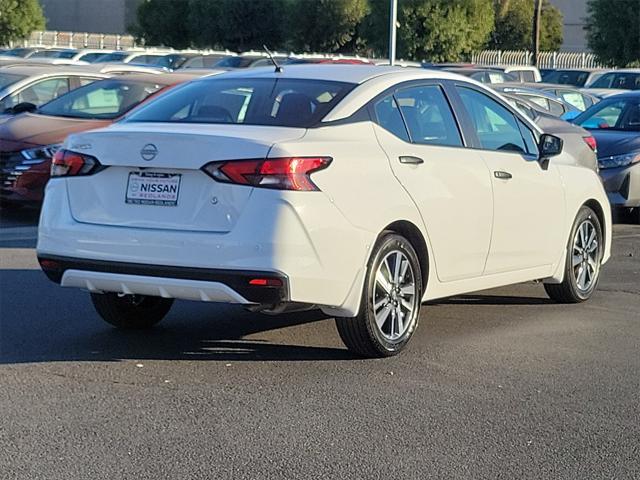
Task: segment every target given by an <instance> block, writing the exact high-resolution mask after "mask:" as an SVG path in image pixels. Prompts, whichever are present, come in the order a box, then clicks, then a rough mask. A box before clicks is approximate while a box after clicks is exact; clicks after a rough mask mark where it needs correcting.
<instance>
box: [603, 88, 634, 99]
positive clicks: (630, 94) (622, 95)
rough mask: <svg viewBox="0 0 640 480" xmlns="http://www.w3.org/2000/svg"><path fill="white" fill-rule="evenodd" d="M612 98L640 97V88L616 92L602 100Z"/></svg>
mask: <svg viewBox="0 0 640 480" xmlns="http://www.w3.org/2000/svg"><path fill="white" fill-rule="evenodd" d="M610 98H616V99H620V98H640V90H629V91H627V92H621V93H615V94H613V95H608V96H607V97H605V98H603V99H602V100H609V99H610Z"/></svg>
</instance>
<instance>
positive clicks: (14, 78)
mask: <svg viewBox="0 0 640 480" xmlns="http://www.w3.org/2000/svg"><path fill="white" fill-rule="evenodd" d="M23 78H27V77H26V75H16V74H15V73H0V90H2V89H3V88H6V87H8V86H9V85H13V84H14V83H16V82H18V81H20V80H22V79H23Z"/></svg>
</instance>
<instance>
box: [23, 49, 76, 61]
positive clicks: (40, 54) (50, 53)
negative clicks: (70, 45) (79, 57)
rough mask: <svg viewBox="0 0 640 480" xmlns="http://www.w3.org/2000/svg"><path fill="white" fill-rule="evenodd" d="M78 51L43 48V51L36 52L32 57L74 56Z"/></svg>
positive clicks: (65, 57)
mask: <svg viewBox="0 0 640 480" xmlns="http://www.w3.org/2000/svg"><path fill="white" fill-rule="evenodd" d="M75 55H76V52H75V51H73V50H43V51H41V52H37V53H34V54H33V55H31V58H62V59H69V58H73V57H74V56H75Z"/></svg>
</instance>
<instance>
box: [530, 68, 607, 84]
mask: <svg viewBox="0 0 640 480" xmlns="http://www.w3.org/2000/svg"><path fill="white" fill-rule="evenodd" d="M604 72H605V70H602V69H597V68H562V69H558V70H549V71H544V72H543V71H542V70H540V73H541V74H542V81H543V82H545V83H555V84H558V85H573V86H574V87H585V86H587V85H589V84H590V83H591V82H593V81H594V80H596V79H597V78H598V77H600V75H602V74H603V73H604Z"/></svg>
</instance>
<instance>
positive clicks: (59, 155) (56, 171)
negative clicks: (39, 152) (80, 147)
mask: <svg viewBox="0 0 640 480" xmlns="http://www.w3.org/2000/svg"><path fill="white" fill-rule="evenodd" d="M101 167H102V165H100V162H98V160H97V159H96V158H95V157H92V156H90V155H84V154H82V153H77V152H72V151H70V150H63V149H60V150H58V151H57V152H56V154H55V155H54V156H53V161H52V162H51V176H52V177H72V176H81V175H91V174H92V173H95V172H97V171H98V170H100V169H101Z"/></svg>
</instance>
